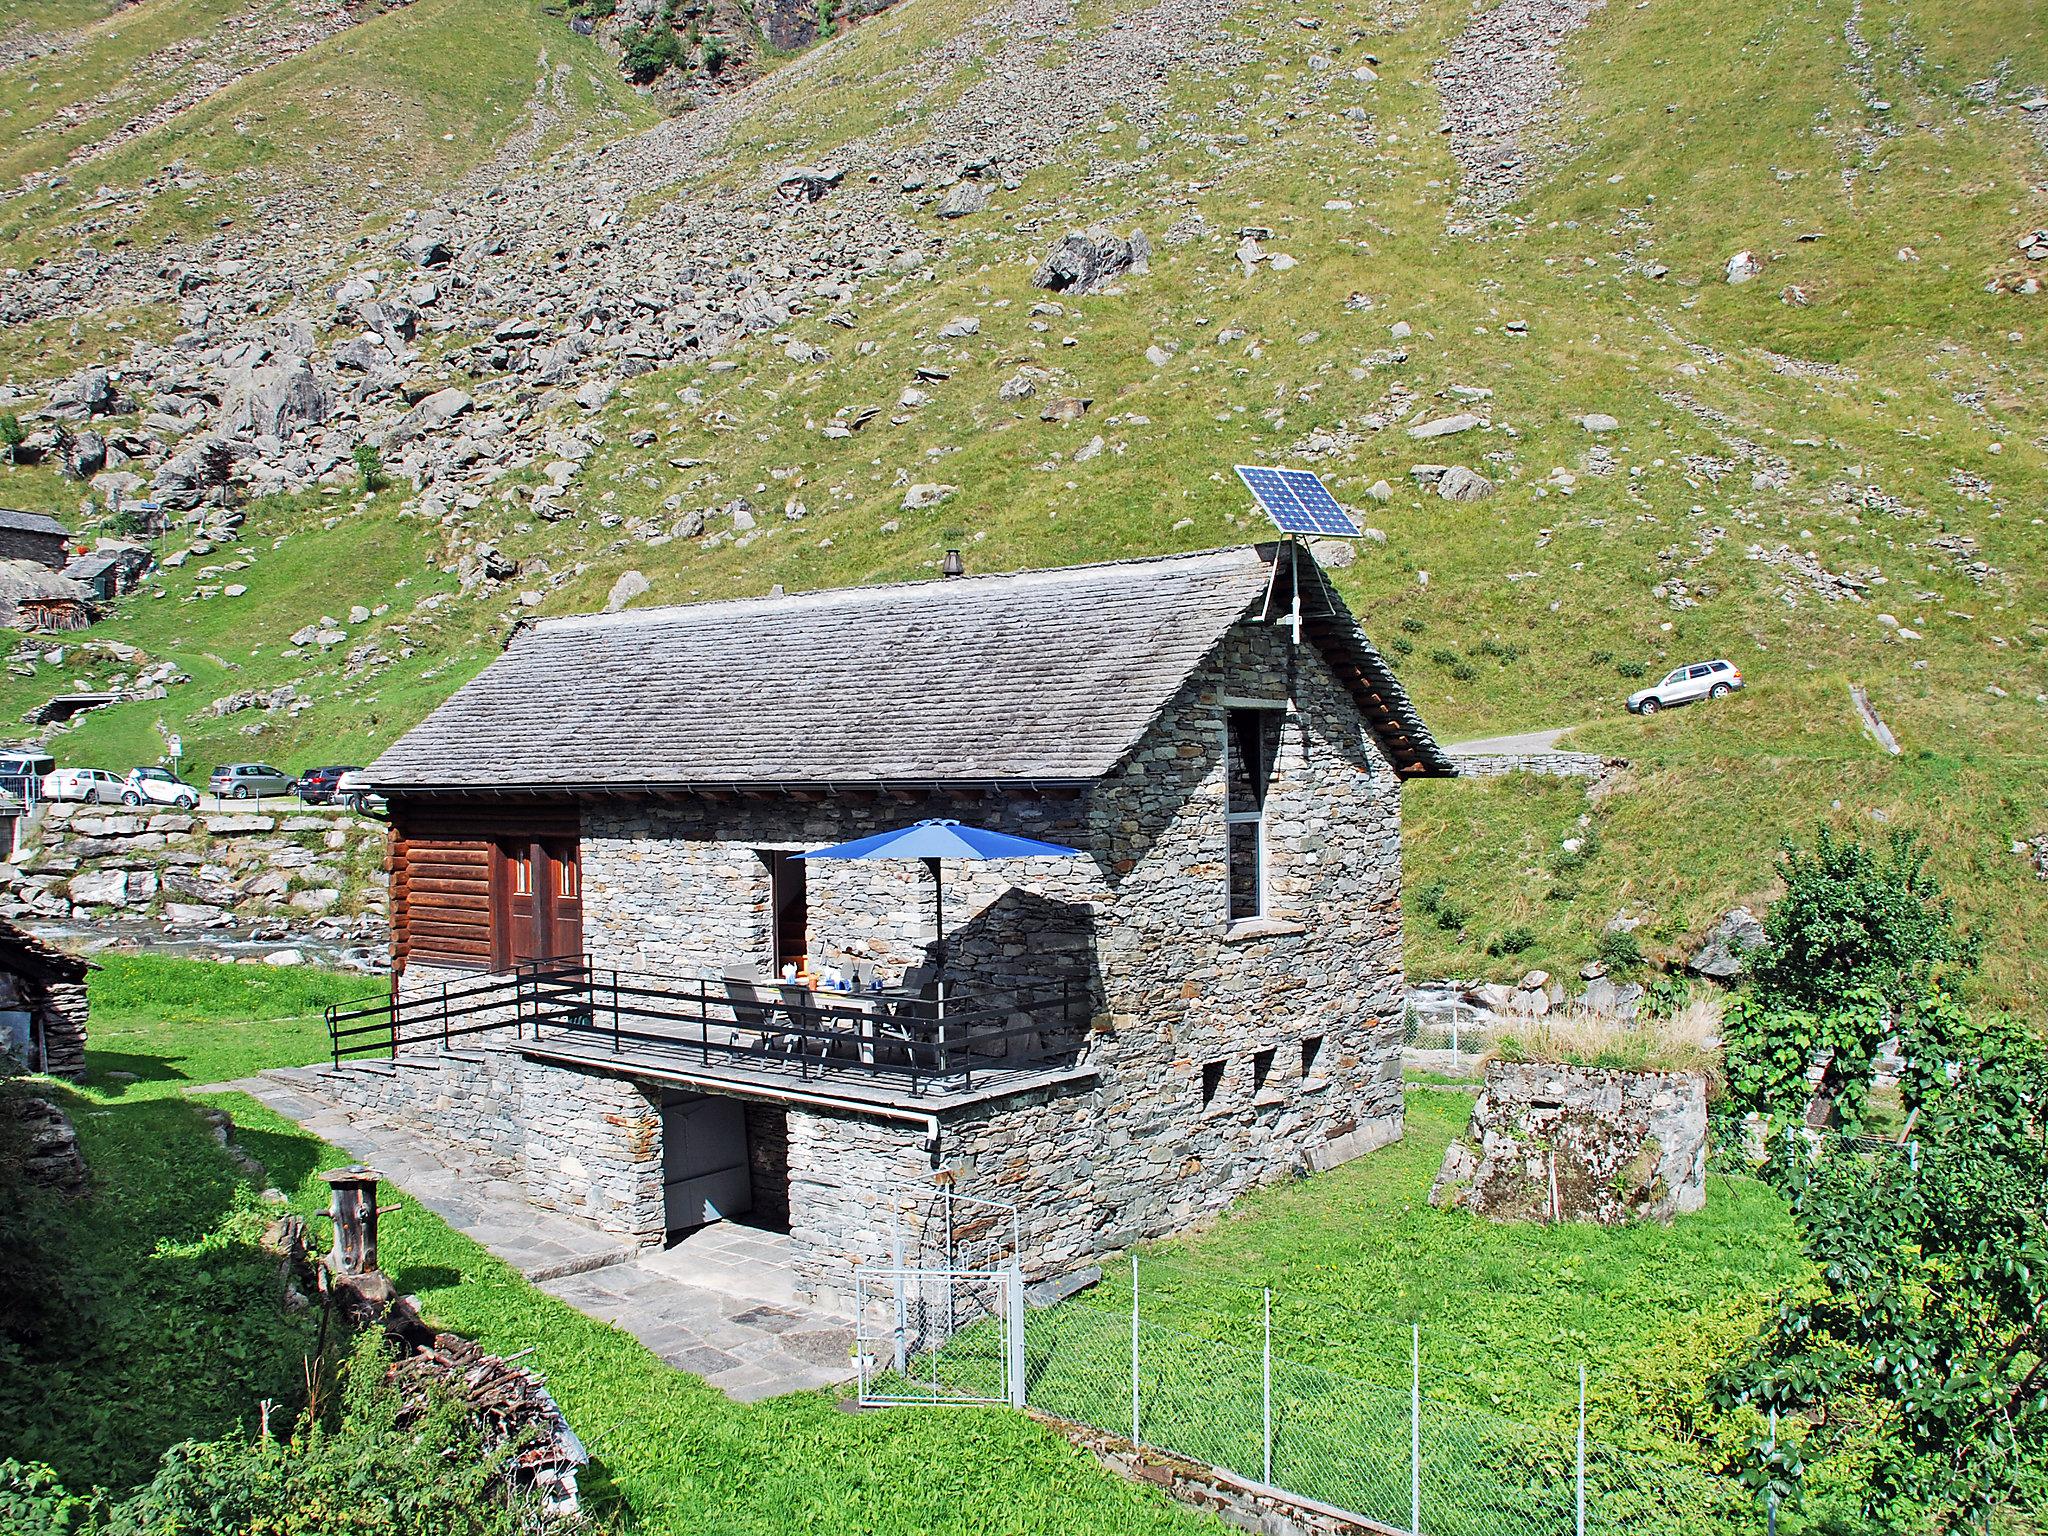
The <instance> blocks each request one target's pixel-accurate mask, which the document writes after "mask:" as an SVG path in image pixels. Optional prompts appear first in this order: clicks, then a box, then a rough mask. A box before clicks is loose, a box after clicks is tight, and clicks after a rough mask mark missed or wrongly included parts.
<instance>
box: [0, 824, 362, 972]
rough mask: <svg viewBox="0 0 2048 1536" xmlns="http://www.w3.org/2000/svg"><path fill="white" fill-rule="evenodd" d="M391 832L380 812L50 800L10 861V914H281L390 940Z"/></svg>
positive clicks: (185, 919) (197, 917)
mask: <svg viewBox="0 0 2048 1536" xmlns="http://www.w3.org/2000/svg"><path fill="white" fill-rule="evenodd" d="M384 843H385V829H384V826H383V825H382V823H380V822H375V821H371V820H368V819H366V818H363V817H359V816H347V815H343V814H340V813H338V812H312V811H305V812H299V813H291V812H285V813H278V812H273V811H220V812H187V811H179V810H173V809H170V808H168V807H138V808H135V809H133V810H129V809H124V808H121V807H102V806H94V805H86V804H83V803H81V802H77V801H59V802H53V803H47V804H45V805H43V806H42V807H40V808H39V809H38V812H37V815H36V818H35V829H34V831H33V832H32V833H31V834H28V837H27V840H26V841H25V844H24V846H23V847H22V848H20V849H19V850H17V852H16V855H15V861H14V863H13V864H11V865H7V866H0V916H4V917H14V918H28V919H35V918H46V919H59V920H61V919H88V920H96V919H102V918H108V917H151V918H156V919H158V920H160V921H162V922H163V923H164V924H165V925H166V926H169V927H173V928H178V927H182V928H190V929H194V930H203V929H206V928H211V927H222V926H226V925H228V924H231V923H233V922H235V921H237V920H249V919H275V920H283V921H289V922H292V923H297V924H311V925H317V926H319V927H320V928H321V929H323V930H328V931H332V932H333V933H335V934H350V935H354V936H357V937H365V938H374V939H376V940H377V941H378V942H382V940H383V937H384V924H385V915H386V899H385V888H384V863H383V861H384Z"/></svg>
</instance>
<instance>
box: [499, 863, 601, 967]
mask: <svg viewBox="0 0 2048 1536" xmlns="http://www.w3.org/2000/svg"><path fill="white" fill-rule="evenodd" d="M499 856H500V859H501V862H502V869H503V873H502V876H501V880H502V884H501V886H500V889H501V890H502V891H503V892H504V912H505V930H504V932H505V956H506V959H507V961H508V962H509V963H510V964H512V965H514V966H516V965H518V964H520V963H521V962H522V961H527V960H566V959H574V958H576V957H577V956H579V955H581V954H582V953H583V871H582V862H581V860H580V858H579V857H578V850H577V845H576V843H575V841H574V840H573V839H568V838H540V837H534V838H520V839H518V840H517V841H509V840H508V841H506V842H503V843H500V844H499Z"/></svg>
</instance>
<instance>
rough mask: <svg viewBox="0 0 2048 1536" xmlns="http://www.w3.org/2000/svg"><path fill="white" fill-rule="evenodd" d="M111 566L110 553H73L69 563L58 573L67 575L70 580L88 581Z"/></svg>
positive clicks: (105, 571)
mask: <svg viewBox="0 0 2048 1536" xmlns="http://www.w3.org/2000/svg"><path fill="white" fill-rule="evenodd" d="M113 568H114V557H113V556H112V555H74V556H72V558H71V563H70V564H69V565H67V566H65V567H64V569H63V570H62V571H60V572H58V574H59V575H60V576H66V577H69V578H70V579H71V580H72V581H85V582H90V581H93V580H95V579H96V578H98V577H101V576H104V575H106V574H107V572H108V571H110V570H112V569H113Z"/></svg>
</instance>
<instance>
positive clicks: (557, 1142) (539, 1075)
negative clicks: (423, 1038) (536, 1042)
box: [306, 1038, 667, 1245]
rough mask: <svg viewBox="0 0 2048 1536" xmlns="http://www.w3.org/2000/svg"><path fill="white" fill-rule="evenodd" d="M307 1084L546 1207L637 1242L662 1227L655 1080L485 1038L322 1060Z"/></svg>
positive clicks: (649, 1241) (650, 1240)
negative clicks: (648, 1083)
mask: <svg viewBox="0 0 2048 1536" xmlns="http://www.w3.org/2000/svg"><path fill="white" fill-rule="evenodd" d="M306 1086H307V1087H309V1088H311V1089H312V1091H314V1092H316V1093H318V1094H319V1095H320V1096H321V1097H323V1098H326V1099H330V1100H333V1101H334V1102H336V1103H339V1104H344V1105H347V1106H349V1107H350V1108H352V1109H355V1110H358V1111H360V1112H362V1113H364V1114H366V1115H368V1116H370V1117H373V1118H375V1119H378V1120H381V1121H384V1122H386V1123H387V1124H392V1125H397V1126H400V1127H403V1128H405V1129H408V1130H416V1131H417V1132H418V1133H419V1134H420V1135H421V1136H423V1137H426V1138H428V1139H430V1140H433V1141H435V1142H438V1143H440V1144H442V1145H445V1146H453V1147H456V1148H459V1149H460V1150H461V1151H462V1152H464V1153H465V1154H466V1155H468V1156H469V1157H472V1158H474V1159H475V1160H476V1162H477V1164H478V1166H479V1167H480V1168H481V1169H482V1170H483V1171H484V1172H485V1173H487V1174H489V1175H490V1176H492V1177H495V1178H505V1179H518V1180H519V1181H520V1182H521V1183H522V1184H523V1185H524V1186H525V1188H526V1192H527V1196H528V1198H529V1199H531V1200H532V1201H533V1203H534V1204H536V1205H538V1206H541V1207H543V1208H544V1209H547V1210H551V1211H564V1212H567V1213H569V1214H570V1215H574V1216H581V1217H583V1218H585V1219H586V1220H588V1221H591V1222H593V1223H595V1224H596V1225H597V1226H599V1227H601V1228H602V1229H603V1230H605V1231H607V1232H616V1233H619V1234H621V1235H623V1236H627V1237H631V1238H635V1239H637V1240H638V1241H639V1242H641V1243H642V1244H645V1245H654V1244H659V1243H660V1242H661V1241H662V1239H663V1237H664V1236H665V1233H666V1228H667V1221H666V1216H665V1213H664V1211H663V1208H662V1170H661V1101H660V1092H659V1090H658V1089H649V1088H645V1087H643V1086H641V1085H640V1084H638V1083H634V1082H631V1081H628V1080H627V1079H624V1078H618V1077H612V1076H609V1075H606V1074H602V1073H597V1072H584V1071H580V1070H577V1069H574V1068H570V1067H559V1066H554V1065H551V1064H547V1063H541V1062H530V1061H526V1060H524V1059H522V1058H521V1057H520V1056H519V1055H518V1053H517V1052H516V1050H514V1049H512V1048H511V1046H510V1045H509V1044H508V1043H498V1042H492V1041H489V1040H488V1039H487V1038H486V1040H485V1043H481V1044H477V1045H475V1046H473V1047H472V1048H469V1049H461V1050H452V1051H446V1052H442V1051H434V1052H423V1053H420V1054H418V1055H416V1056H407V1057H401V1058H400V1060H399V1061H397V1062H392V1063H383V1062H364V1063H357V1064H354V1065H351V1066H345V1067H342V1068H340V1069H338V1070H337V1069H333V1068H326V1069H321V1070H319V1071H318V1072H317V1073H315V1074H313V1075H312V1076H311V1077H310V1080H309V1081H308V1082H307V1084H306Z"/></svg>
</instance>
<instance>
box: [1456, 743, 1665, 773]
mask: <svg viewBox="0 0 2048 1536" xmlns="http://www.w3.org/2000/svg"><path fill="white" fill-rule="evenodd" d="M1451 761H1452V762H1453V763H1454V764H1456V765H1457V769H1458V777H1459V778H1462V779H1488V778H1498V777H1500V776H1502V775H1504V774H1510V773H1536V774H1548V775H1552V776H1555V777H1561V778H1572V779H1604V778H1606V777H1607V776H1608V775H1609V774H1613V773H1619V772H1620V771H1621V770H1622V769H1624V768H1626V767H1628V760H1627V759H1626V758H1621V757H1603V756H1601V755H1600V754H1599V753H1598V752H1459V751H1456V750H1455V749H1454V750H1453V751H1452V752H1451Z"/></svg>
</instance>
